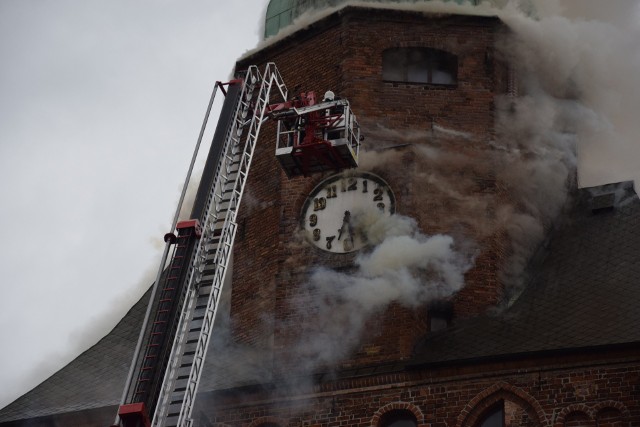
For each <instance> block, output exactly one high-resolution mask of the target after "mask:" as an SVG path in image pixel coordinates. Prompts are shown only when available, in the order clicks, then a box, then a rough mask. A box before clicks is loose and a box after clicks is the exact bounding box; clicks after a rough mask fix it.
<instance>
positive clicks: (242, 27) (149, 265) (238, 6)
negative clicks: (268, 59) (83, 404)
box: [0, 0, 264, 406]
mask: <svg viewBox="0 0 640 427" xmlns="http://www.w3.org/2000/svg"><path fill="white" fill-rule="evenodd" d="M263 3H264V2H263V0H240V1H238V0H236V1H221V0H209V1H205V0H197V1H194V0H189V1H177V0H160V1H147V0H145V1H130V0H56V1H47V0H2V1H0V61H1V63H2V66H1V67H0V94H1V95H0V176H1V182H2V184H0V200H1V202H0V221H1V223H2V224H3V241H4V242H5V244H4V245H2V247H1V248H0V275H1V276H0V277H1V279H0V286H1V289H2V297H0V337H2V341H3V345H2V347H3V351H2V352H0V366H1V368H0V384H2V385H3V387H2V391H0V406H4V404H6V403H8V402H9V401H10V400H12V399H13V398H15V397H17V396H19V395H20V394H22V393H23V392H25V391H27V390H28V389H29V388H31V387H32V386H34V385H36V384H37V383H38V382H39V381H41V380H42V379H43V378H44V377H46V376H47V375H48V374H50V373H52V372H54V371H55V370H56V369H57V368H59V367H60V366H62V365H63V364H64V363H65V362H66V361H68V360H70V358H72V357H73V356H74V354H76V353H78V352H79V351H81V350H82V349H84V348H86V347H87V346H88V345H90V344H92V343H93V342H95V341H96V340H97V339H98V338H99V336H100V334H103V333H105V332H107V331H108V330H109V329H110V328H111V327H112V326H113V325H114V322H115V320H116V319H117V318H118V317H120V316H121V315H122V314H124V312H126V310H128V308H130V305H131V302H132V301H133V300H134V299H135V298H136V297H137V296H139V295H140V292H141V291H142V289H143V288H144V286H148V285H149V284H150V283H151V280H150V279H149V277H151V276H153V274H149V273H148V271H152V270H155V268H156V264H157V262H158V261H159V251H158V245H159V244H160V243H161V241H162V240H161V239H162V235H163V234H164V233H165V232H166V231H167V228H168V227H169V225H170V221H171V218H172V216H173V211H174V209H175V204H176V202H177V198H178V196H179V191H180V188H181V184H182V180H183V179H184V176H185V173H186V170H187V167H188V163H189V160H190V158H191V153H192V150H193V147H194V145H195V141H196V138H197V136H198V132H199V130H200V123H201V120H202V118H203V115H204V112H205V108H206V104H207V102H208V99H209V95H210V91H211V88H212V85H213V83H214V82H215V81H216V80H226V79H228V77H229V75H230V72H231V69H232V67H233V64H234V60H235V58H237V57H238V56H239V55H240V54H242V53H243V52H244V51H245V50H247V49H249V48H252V47H254V46H255V44H256V43H257V41H258V34H257V33H258V27H259V21H260V16H261V15H262V13H263V9H264V6H263ZM87 331H90V332H87ZM70 350H71V351H70Z"/></svg>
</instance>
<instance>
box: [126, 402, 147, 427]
mask: <svg viewBox="0 0 640 427" xmlns="http://www.w3.org/2000/svg"><path fill="white" fill-rule="evenodd" d="M118 415H119V416H120V421H122V427H151V421H150V420H149V415H148V414H147V408H146V407H145V405H144V403H129V404H127V405H121V406H120V408H119V409H118Z"/></svg>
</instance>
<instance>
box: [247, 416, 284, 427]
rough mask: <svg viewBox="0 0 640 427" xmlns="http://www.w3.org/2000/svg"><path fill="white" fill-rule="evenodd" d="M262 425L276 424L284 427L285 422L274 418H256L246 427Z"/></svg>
mask: <svg viewBox="0 0 640 427" xmlns="http://www.w3.org/2000/svg"><path fill="white" fill-rule="evenodd" d="M263 423H274V424H278V425H279V426H286V425H287V422H286V421H285V420H283V419H282V418H276V417H260V418H256V419H255V420H253V421H251V424H249V426H248V427H258V426H259V425H260V424H263Z"/></svg>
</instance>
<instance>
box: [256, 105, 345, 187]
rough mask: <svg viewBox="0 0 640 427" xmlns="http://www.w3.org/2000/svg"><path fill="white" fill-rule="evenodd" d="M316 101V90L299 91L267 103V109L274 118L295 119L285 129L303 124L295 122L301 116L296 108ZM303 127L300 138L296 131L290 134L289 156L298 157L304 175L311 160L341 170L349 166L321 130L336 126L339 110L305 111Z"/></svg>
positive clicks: (308, 173) (308, 171)
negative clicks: (336, 111)
mask: <svg viewBox="0 0 640 427" xmlns="http://www.w3.org/2000/svg"><path fill="white" fill-rule="evenodd" d="M316 104H317V98H316V94H315V92H302V93H301V94H300V95H299V96H296V97H294V98H293V99H291V100H290V101H286V102H281V103H278V104H273V105H269V106H268V107H267V113H268V114H269V117H270V118H272V119H274V120H283V121H286V120H288V119H290V120H293V121H295V124H293V123H292V124H290V125H287V128H288V129H292V128H293V126H294V125H298V126H300V125H302V124H301V123H299V122H298V119H299V118H300V117H301V116H299V115H298V113H297V112H296V111H294V109H295V108H302V107H311V106H313V105H316ZM303 117H304V120H305V122H304V124H303V126H304V128H303V129H300V131H301V132H302V131H304V136H302V140H299V136H298V135H299V133H298V132H295V133H294V134H293V139H292V141H291V143H292V156H293V157H294V158H296V159H297V161H298V163H299V164H300V165H301V166H300V169H301V171H302V174H303V175H304V176H309V175H310V174H311V173H312V171H311V166H310V165H311V164H313V163H314V161H315V163H316V164H317V163H321V164H323V165H325V166H326V167H325V169H327V170H329V169H333V170H336V171H340V170H342V169H348V168H350V167H352V166H353V165H351V164H349V163H348V162H346V161H345V160H344V159H343V158H342V157H341V156H340V153H339V152H338V150H337V149H336V148H335V147H334V145H333V144H332V143H331V142H330V141H328V140H326V139H325V138H324V131H325V130H326V129H331V128H334V127H336V125H337V124H338V123H339V121H340V120H341V119H342V118H343V117H344V116H343V114H342V113H335V114H331V113H330V114H328V115H327V114H326V111H325V110H318V111H312V112H309V113H306V114H305V115H304V116H303Z"/></svg>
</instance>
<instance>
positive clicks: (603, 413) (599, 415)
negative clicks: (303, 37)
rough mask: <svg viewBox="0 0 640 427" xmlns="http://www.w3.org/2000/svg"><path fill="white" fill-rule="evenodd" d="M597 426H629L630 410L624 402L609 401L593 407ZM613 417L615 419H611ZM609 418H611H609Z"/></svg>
mask: <svg viewBox="0 0 640 427" xmlns="http://www.w3.org/2000/svg"><path fill="white" fill-rule="evenodd" d="M593 412H594V413H595V420H596V424H597V425H598V426H599V427H600V426H609V427H613V426H625V425H628V419H629V415H630V414H629V410H628V409H627V407H626V406H625V405H624V404H623V403H622V402H617V401H613V400H607V401H604V402H599V403H597V404H595V405H594V406H593ZM612 415H613V418H610V417H611V416H612ZM607 416H609V418H608V417H607Z"/></svg>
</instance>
